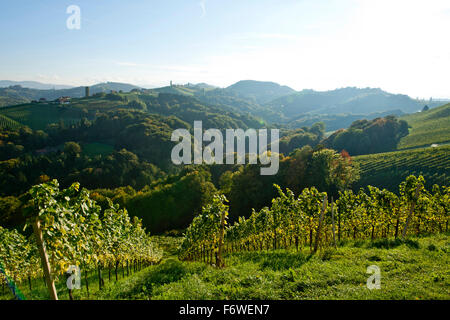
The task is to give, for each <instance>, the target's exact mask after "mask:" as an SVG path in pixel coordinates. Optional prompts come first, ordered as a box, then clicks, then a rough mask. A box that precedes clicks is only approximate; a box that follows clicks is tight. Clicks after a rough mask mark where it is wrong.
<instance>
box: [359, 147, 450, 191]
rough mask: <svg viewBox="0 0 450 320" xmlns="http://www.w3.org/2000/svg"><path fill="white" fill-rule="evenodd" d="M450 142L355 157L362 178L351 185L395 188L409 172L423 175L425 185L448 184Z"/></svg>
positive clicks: (396, 188)
mask: <svg viewBox="0 0 450 320" xmlns="http://www.w3.org/2000/svg"><path fill="white" fill-rule="evenodd" d="M449 154H450V146H442V147H436V148H422V149H414V150H404V151H396V152H387V153H378V154H369V155H363V156H357V157H354V161H355V162H356V163H358V164H359V166H360V168H361V179H360V180H359V181H358V182H357V183H356V184H355V185H354V190H355V191H357V190H358V189H359V188H360V187H366V186H367V185H372V186H375V187H379V188H386V189H388V190H390V191H392V192H398V185H399V183H400V182H401V181H403V180H404V179H405V178H406V177H407V176H409V175H411V174H412V175H419V174H420V175H423V176H424V178H425V180H426V185H427V186H428V188H430V189H431V187H432V185H433V184H439V185H442V186H448V185H450V157H449Z"/></svg>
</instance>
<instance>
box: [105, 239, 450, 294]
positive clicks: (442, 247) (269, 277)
mask: <svg viewBox="0 0 450 320" xmlns="http://www.w3.org/2000/svg"><path fill="white" fill-rule="evenodd" d="M449 250H450V241H449V237H448V236H446V235H440V236H435V237H428V238H421V239H415V240H408V241H406V242H404V243H401V242H394V241H384V240H380V241H376V242H374V243H370V242H362V243H358V242H356V243H355V242H352V243H347V244H344V245H343V246H340V247H339V248H338V249H337V250H326V251H324V252H321V253H319V254H317V255H316V256H310V255H309V250H305V251H303V252H301V253H300V254H298V253H296V252H295V251H286V250H277V251H269V252H263V253H258V252H248V253H240V254H235V255H231V256H228V257H227V258H226V263H227V267H226V268H225V269H224V270H218V269H215V268H213V267H210V266H206V265H204V264H202V263H198V262H195V263H189V262H179V261H178V260H176V259H174V258H173V259H168V260H166V261H165V262H163V263H162V264H161V265H158V266H154V267H151V268H148V269H147V270H145V271H144V272H143V274H142V275H141V276H140V279H133V280H131V279H130V281H128V282H127V283H122V284H121V286H120V288H116V289H113V290H110V291H109V292H107V293H106V294H105V295H103V296H102V298H108V299H116V298H124V299H450V289H449V288H450V286H449V285H450V281H449V280H450V279H449V275H450V274H449V270H448V264H449V262H450V259H449V255H448V252H449ZM370 265H377V266H378V267H379V268H380V269H381V289H380V290H369V289H367V287H366V281H367V278H368V277H369V275H368V274H366V269H367V267H368V266H370Z"/></svg>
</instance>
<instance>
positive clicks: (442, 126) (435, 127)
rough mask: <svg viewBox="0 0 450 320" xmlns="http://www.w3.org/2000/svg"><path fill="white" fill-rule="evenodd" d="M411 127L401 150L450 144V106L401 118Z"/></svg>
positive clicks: (399, 146)
mask: <svg viewBox="0 0 450 320" xmlns="http://www.w3.org/2000/svg"><path fill="white" fill-rule="evenodd" d="M401 119H402V120H405V121H407V122H408V124H409V125H410V126H411V129H410V132H409V135H407V136H406V137H404V138H402V139H401V140H400V143H399V145H398V148H399V149H406V148H413V147H421V146H429V145H431V144H440V143H447V142H450V104H446V105H444V106H441V107H438V108H433V109H430V110H428V111H424V112H419V113H414V114H411V115H406V116H403V117H401Z"/></svg>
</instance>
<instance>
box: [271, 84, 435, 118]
mask: <svg viewBox="0 0 450 320" xmlns="http://www.w3.org/2000/svg"><path fill="white" fill-rule="evenodd" d="M424 105H425V104H424V102H422V101H418V100H413V99H411V98H410V97H408V96H406V95H395V94H391V93H388V92H385V91H383V90H381V89H374V88H365V89H359V88H354V87H348V88H342V89H336V90H332V91H314V90H303V91H301V92H297V93H294V94H291V95H287V96H284V97H281V98H278V99H275V100H273V101H271V102H269V103H267V104H266V106H267V107H269V108H271V109H273V110H276V111H280V112H282V113H283V114H284V116H285V117H287V118H292V117H298V116H301V115H303V114H305V113H310V114H349V113H350V114H370V113H374V112H386V111H388V110H400V111H402V112H406V113H410V112H416V111H418V110H421V109H422V108H423V107H424ZM428 105H429V107H432V106H436V105H437V104H436V103H434V102H433V104H432V105H430V104H428Z"/></svg>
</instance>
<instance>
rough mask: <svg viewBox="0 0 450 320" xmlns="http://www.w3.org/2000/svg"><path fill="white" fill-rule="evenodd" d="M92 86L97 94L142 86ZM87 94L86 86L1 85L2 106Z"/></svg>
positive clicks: (119, 84) (107, 84) (0, 97)
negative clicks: (43, 88)
mask: <svg viewBox="0 0 450 320" xmlns="http://www.w3.org/2000/svg"><path fill="white" fill-rule="evenodd" d="M89 87H90V94H91V95H93V94H96V93H100V92H104V93H109V92H111V91H118V92H119V91H123V92H129V91H131V90H133V89H140V87H138V86H135V85H132V84H128V83H120V82H105V83H98V84H95V85H92V86H89ZM84 95H85V87H84V86H81V87H75V88H70V89H57V90H53V89H45V90H41V89H31V88H25V87H22V86H20V85H14V86H9V87H6V88H1V87H0V107H2V106H10V105H16V104H21V103H28V102H31V101H32V100H39V99H41V98H45V99H47V100H54V99H57V98H59V97H61V96H68V97H72V98H81V97H84Z"/></svg>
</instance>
